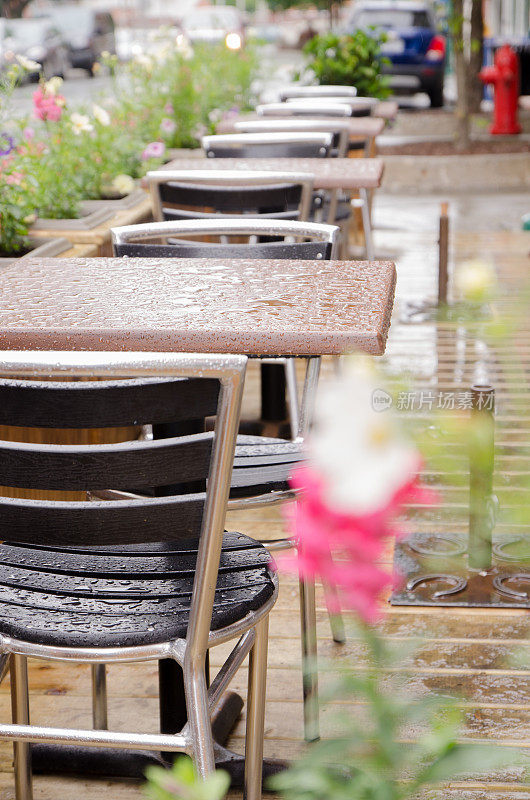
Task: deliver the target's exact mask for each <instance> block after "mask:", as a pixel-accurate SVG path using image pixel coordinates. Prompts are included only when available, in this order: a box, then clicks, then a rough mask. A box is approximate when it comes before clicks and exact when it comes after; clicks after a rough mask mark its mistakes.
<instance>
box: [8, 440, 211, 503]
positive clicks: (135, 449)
mask: <svg viewBox="0 0 530 800" xmlns="http://www.w3.org/2000/svg"><path fill="white" fill-rule="evenodd" d="M212 444H213V433H203V434H197V435H195V436H179V437H176V438H171V439H160V440H158V441H133V442H119V443H117V444H103V445H47V444H26V443H20V442H2V441H0V484H1V485H2V486H12V487H20V488H25V489H52V490H65V491H79V490H81V491H86V490H89V489H93V490H95V489H107V488H109V487H124V486H127V487H130V488H140V487H145V486H163V485H167V484H171V483H179V482H182V483H188V482H191V481H198V480H203V479H206V477H207V476H208V471H209V465H210V456H211V451H212Z"/></svg>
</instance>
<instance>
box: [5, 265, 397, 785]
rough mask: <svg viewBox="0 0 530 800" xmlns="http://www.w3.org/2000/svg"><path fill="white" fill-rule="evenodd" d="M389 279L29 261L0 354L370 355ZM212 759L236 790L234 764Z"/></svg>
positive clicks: (119, 761) (379, 349)
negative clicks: (226, 772) (354, 352)
mask: <svg viewBox="0 0 530 800" xmlns="http://www.w3.org/2000/svg"><path fill="white" fill-rule="evenodd" d="M395 278H396V272H395V267H394V264H393V263H391V262H373V263H369V262H353V261H343V262H341V261H324V262H323V261H289V260H271V261H253V260H250V259H249V260H238V261H231V260H220V259H204V260H203V259H161V260H160V259H119V258H83V259H80V258H78V259H74V258H72V259H37V258H33V259H32V258H31V257H28V258H27V259H26V260H25V262H24V269H22V268H21V265H20V264H18V263H15V262H14V263H13V265H11V266H8V267H7V268H6V269H4V270H2V271H1V272H0V349H3V350H13V349H16V350H144V351H165V352H169V351H173V352H175V351H176V352H186V351H197V352H228V353H244V354H246V355H249V356H279V355H284V356H312V355H326V354H329V355H335V354H340V353H343V352H345V351H348V350H354V349H356V350H361V351H364V352H366V353H371V354H373V355H381V354H382V353H383V352H384V350H385V345H386V339H387V334H388V329H389V325H390V315H391V311H392V304H393V299H394V289H395ZM241 705H242V701H241V698H239V697H238V696H237V695H234V694H233V693H229V694H228V696H227V702H226V705H225V706H224V707H223V710H222V713H221V712H220V713H219V714H218V716H217V718H216V719H215V721H214V731H215V734H216V738H217V740H218V741H222V740H223V739H226V737H227V736H228V733H229V731H230V729H231V727H232V724H233V722H234V715H236V716H237V715H238V714H239V712H240V710H241ZM160 721H161V730H162V731H163V732H165V733H174V732H177V731H178V730H180V728H181V727H182V725H183V724H184V722H185V704H184V693H183V684H182V674H181V672H180V668H179V667H178V666H177V665H176V664H175V662H173V661H162V662H160ZM218 752H219V753H220V754H221V760H220V761H219V764H220V765H221V766H224V767H225V768H227V769H229V771H230V772H231V774H232V775H233V777H234V778H235V782H236V783H239V782H240V781H241V778H242V774H243V764H244V762H243V758H242V757H241V756H235V755H234V754H231V753H230V751H227V750H224V749H223V748H222V747H221V748H218ZM53 755H54V754H52V753H51V752H50V749H49V747H48V746H41V747H39V748H37V747H36V748H35V750H34V761H35V765H36V767H37V770H38V771H46V772H61V771H64V770H65V769H69V770H70V771H71V772H74V773H76V774H83V773H84V774H86V773H90V774H103V775H120V776H129V777H141V775H142V774H143V770H144V769H145V766H146V763H148V759H147V757H146V760H142V758H141V757H140V755H139V754H138V752H133V753H132V754H131V753H128V752H127V751H103V752H102V750H101V749H99V748H98V749H96V750H93V749H91V748H70V752H69V753H68V754H66V753H65V749H64V747H62V748H59V750H58V751H57V753H56V757H55V758H54V757H53ZM155 758H156V756H155ZM265 766H266V767H267V764H266V765H265ZM268 767H269V772H270V771H275V769H277V765H274V764H269V765H268ZM267 771H268V770H267V768H265V774H267Z"/></svg>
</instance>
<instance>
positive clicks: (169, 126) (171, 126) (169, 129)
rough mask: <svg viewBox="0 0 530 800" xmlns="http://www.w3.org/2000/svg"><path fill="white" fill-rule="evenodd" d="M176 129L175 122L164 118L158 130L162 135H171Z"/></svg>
mask: <svg viewBox="0 0 530 800" xmlns="http://www.w3.org/2000/svg"><path fill="white" fill-rule="evenodd" d="M176 128H177V125H176V122H175V121H174V120H172V119H170V118H169V117H164V118H163V119H162V121H161V123H160V130H161V131H162V133H167V134H169V135H171V134H172V133H174V132H175V130H176Z"/></svg>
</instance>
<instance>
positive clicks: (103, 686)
mask: <svg viewBox="0 0 530 800" xmlns="http://www.w3.org/2000/svg"><path fill="white" fill-rule="evenodd" d="M92 726H93V728H94V730H95V731H107V730H108V728H109V725H108V719H107V668H106V666H105V664H92Z"/></svg>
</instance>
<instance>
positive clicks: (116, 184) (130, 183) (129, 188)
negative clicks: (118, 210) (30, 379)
mask: <svg viewBox="0 0 530 800" xmlns="http://www.w3.org/2000/svg"><path fill="white" fill-rule="evenodd" d="M112 188H113V189H115V190H116V191H117V192H119V194H124V195H125V194H131V192H133V191H134V188H135V183H134V180H133V178H131V176H130V175H123V174H122V175H116V177H115V178H114V180H113V181H112Z"/></svg>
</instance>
